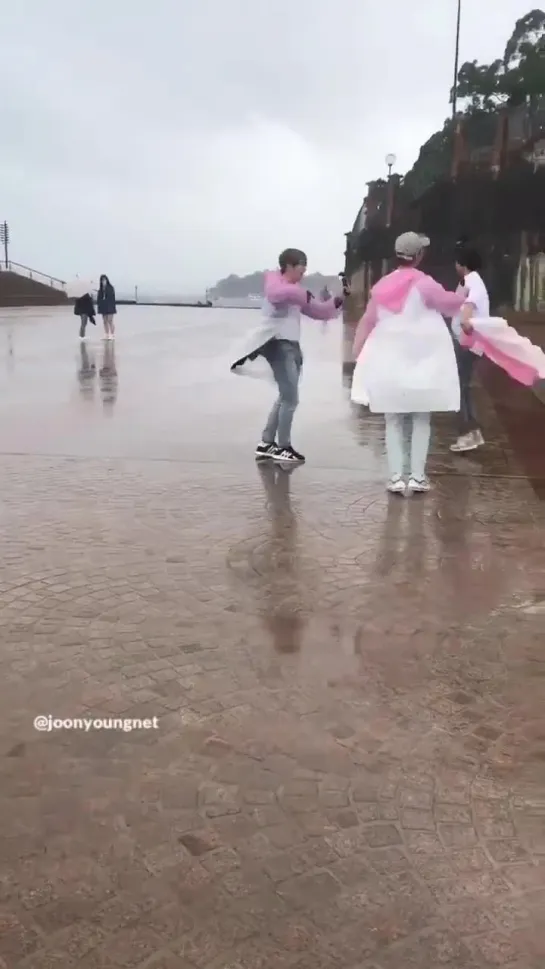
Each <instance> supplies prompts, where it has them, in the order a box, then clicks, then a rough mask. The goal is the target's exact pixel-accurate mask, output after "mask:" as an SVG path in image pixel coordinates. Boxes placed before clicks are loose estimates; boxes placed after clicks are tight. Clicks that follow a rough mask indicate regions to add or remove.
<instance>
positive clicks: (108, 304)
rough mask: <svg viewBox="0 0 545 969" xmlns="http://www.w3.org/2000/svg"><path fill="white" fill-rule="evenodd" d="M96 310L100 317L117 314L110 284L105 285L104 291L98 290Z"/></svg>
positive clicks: (113, 290) (113, 292)
mask: <svg viewBox="0 0 545 969" xmlns="http://www.w3.org/2000/svg"><path fill="white" fill-rule="evenodd" d="M97 309H98V312H99V313H100V314H101V316H113V314H114V313H117V309H116V305H115V289H114V288H113V286H112V284H111V283H106V288H105V289H99V291H98V295H97Z"/></svg>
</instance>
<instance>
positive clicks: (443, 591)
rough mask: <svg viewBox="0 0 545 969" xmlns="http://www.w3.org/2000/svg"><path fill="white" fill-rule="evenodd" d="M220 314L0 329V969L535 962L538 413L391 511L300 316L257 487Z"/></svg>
mask: <svg viewBox="0 0 545 969" xmlns="http://www.w3.org/2000/svg"><path fill="white" fill-rule="evenodd" d="M55 312H56V313H57V315H55ZM184 313H186V315H185V316H184V315H180V314H184ZM244 325H245V313H244V312H242V313H233V312H232V311H228V312H223V313H222V312H221V311H201V312H199V311H195V312H194V315H191V311H190V313H189V314H187V311H176V310H162V311H157V313H156V314H154V313H153V312H152V311H149V310H144V309H139V308H135V309H130V310H129V309H127V310H125V311H124V312H122V313H120V315H119V338H118V340H117V341H116V344H115V347H113V346H108V345H104V344H101V343H100V342H99V339H98V336H99V334H96V335H95V334H93V337H94V339H95V342H92V341H91V342H90V343H89V344H86V345H84V347H83V348H80V346H79V345H77V343H76V333H75V325H74V321H73V318H72V317H71V316H70V315H69V314H66V315H65V316H63V315H58V311H46V312H45V315H44V316H43V317H40V315H39V314H32V313H30V312H27V313H20V314H19V315H17V314H13V315H12V316H9V315H6V314H4V316H3V317H2V318H1V322H0V361H1V367H2V381H1V385H0V388H1V389H0V393H1V397H2V416H1V417H0V481H1V498H0V524H1V530H2V560H1V566H0V623H1V637H0V671H1V674H2V675H1V680H0V683H1V686H0V690H1V694H0V717H1V722H2V731H1V750H0V753H1V758H2V759H1V777H0V818H1V826H0V969H6V967H8V969H38V967H39V969H61V967H62V969H72V967H78V969H121V967H126V969H186V967H187V969H284V967H286V969H413V967H414V969H438V967H441V966H446V967H452V969H488V967H507V969H543V966H544V965H545V929H544V928H543V912H544V911H545V715H544V703H543V698H544V691H545V660H544V647H543V640H544V637H543V628H544V615H545V589H544V580H543V576H544V566H545V552H544V537H545V519H544V514H543V505H542V503H541V500H540V499H541V497H542V495H543V490H542V489H543V482H544V480H545V459H544V458H543V453H544V452H543V415H544V414H545V411H544V410H543V405H542V404H541V403H540V402H539V401H537V399H534V398H532V395H531V394H530V393H529V392H528V391H523V390H519V389H517V388H513V387H512V385H510V384H509V383H507V382H506V381H505V380H504V379H503V378H502V377H501V375H498V374H496V373H494V372H493V371H492V370H491V369H487V368H486V364H485V365H484V370H483V383H484V388H483V389H482V390H479V398H478V400H479V409H480V413H481V415H482V420H483V430H484V433H485V437H486V438H487V440H488V441H489V444H488V446H487V447H486V449H484V450H482V452H476V453H475V455H473V456H471V457H460V456H452V455H451V454H450V453H449V452H448V444H449V443H450V441H451V439H452V437H451V435H452V430H453V428H452V420H451V418H449V417H447V418H441V419H440V420H439V421H438V422H437V426H436V429H435V437H434V443H433V455H432V473H433V481H434V486H435V487H434V490H433V492H432V494H430V495H429V496H426V497H424V498H423V500H420V499H414V500H410V501H403V500H396V499H395V498H394V499H389V498H388V497H387V496H386V495H385V493H384V490H383V478H384V467H383V456H382V454H383V438H382V427H381V422H380V420H377V419H375V418H372V417H369V416H364V415H363V414H362V413H360V412H359V411H357V410H352V409H351V406H350V403H349V391H348V388H347V386H346V385H343V382H342V380H341V365H340V360H339V351H340V346H341V334H340V330H339V329H338V328H335V327H333V328H332V329H331V330H329V331H328V333H327V335H324V334H323V333H322V332H321V330H320V328H319V327H317V328H315V329H314V330H312V329H311V328H310V327H309V329H308V331H307V333H306V340H305V348H306V364H305V367H306V369H305V377H304V381H303V386H302V404H301V408H300V412H299V416H298V418H297V425H296V428H297V433H296V437H295V444H296V446H298V447H300V448H301V449H302V450H303V451H304V452H305V453H306V454H307V460H308V463H307V465H306V466H305V467H304V468H299V469H296V470H295V471H293V473H291V474H285V473H283V472H282V471H274V470H273V469H267V468H263V469H261V470H260V469H258V468H256V466H255V464H254V460H253V447H254V444H255V443H256V436H257V434H258V432H259V430H260V427H261V424H262V421H263V417H264V414H265V411H266V408H267V403H268V400H269V398H270V397H271V390H270V389H269V388H267V387H266V386H264V385H263V386H262V385H261V384H258V383H257V382H253V381H245V380H243V379H241V378H235V377H231V376H230V375H229V374H228V373H227V370H226V359H225V357H224V354H225V351H226V349H227V348H228V346H229V341H230V339H231V338H232V337H233V336H234V334H235V332H236V330H237V328H240V327H243V326H244ZM41 714H43V715H49V714H50V715H52V716H53V717H57V718H70V717H87V718H93V717H106V718H108V717H119V718H133V717H134V718H153V717H157V718H158V728H157V729H150V730H134V731H132V732H123V731H117V732H114V731H112V730H89V731H88V732H85V730H73V731H68V730H60V729H54V730H52V731H51V732H49V731H45V732H39V731H36V730H35V729H34V728H33V720H34V718H35V717H36V716H38V715H41Z"/></svg>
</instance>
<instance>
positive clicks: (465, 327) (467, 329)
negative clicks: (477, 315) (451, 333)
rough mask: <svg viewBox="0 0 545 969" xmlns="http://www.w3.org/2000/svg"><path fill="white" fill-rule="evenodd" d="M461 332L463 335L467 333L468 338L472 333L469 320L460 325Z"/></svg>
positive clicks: (471, 325)
mask: <svg viewBox="0 0 545 969" xmlns="http://www.w3.org/2000/svg"><path fill="white" fill-rule="evenodd" d="M462 330H463V331H464V333H467V335H468V336H469V335H470V334H471V333H473V323H472V322H471V320H466V321H465V322H464V323H462Z"/></svg>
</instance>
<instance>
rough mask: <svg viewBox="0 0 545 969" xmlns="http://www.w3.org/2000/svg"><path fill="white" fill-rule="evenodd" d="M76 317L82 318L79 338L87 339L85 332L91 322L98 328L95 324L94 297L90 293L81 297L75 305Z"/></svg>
mask: <svg viewBox="0 0 545 969" xmlns="http://www.w3.org/2000/svg"><path fill="white" fill-rule="evenodd" d="M74 316H79V318H80V328H79V338H80V340H83V339H84V338H85V330H86V329H87V324H88V323H89V321H90V322H91V323H92V324H93V326H96V323H95V304H94V303H93V297H92V296H91V294H90V293H84V295H83V296H79V297H78V298H77V300H76V301H75V303H74Z"/></svg>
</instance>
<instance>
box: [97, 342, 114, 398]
mask: <svg viewBox="0 0 545 969" xmlns="http://www.w3.org/2000/svg"><path fill="white" fill-rule="evenodd" d="M99 375H100V393H101V397H102V406H103V407H104V410H105V411H110V412H111V411H112V410H113V407H114V404H115V402H116V400H117V367H116V363H115V343H113V341H108V342H105V343H104V348H103V351H102V366H101V368H100V374H99Z"/></svg>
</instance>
